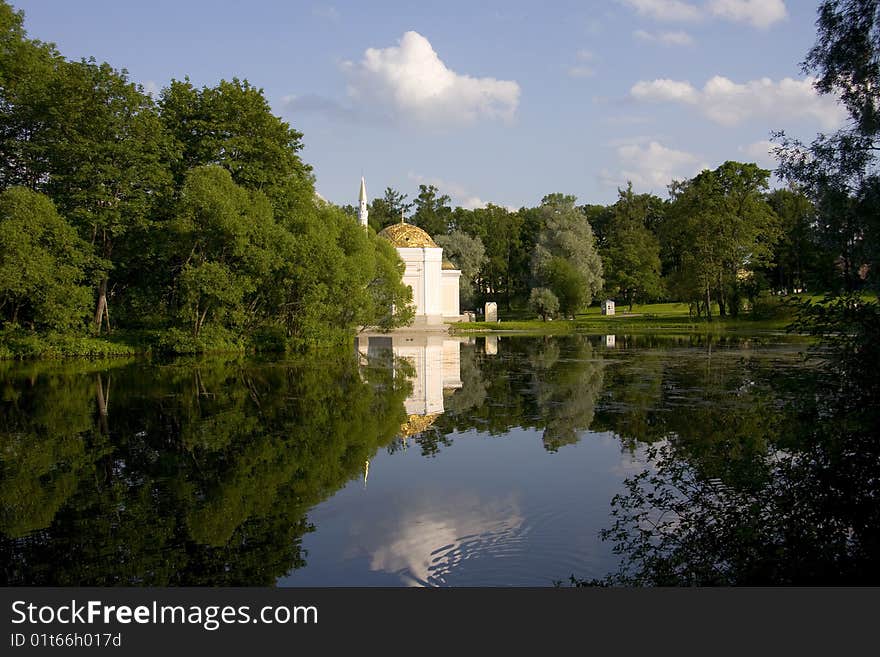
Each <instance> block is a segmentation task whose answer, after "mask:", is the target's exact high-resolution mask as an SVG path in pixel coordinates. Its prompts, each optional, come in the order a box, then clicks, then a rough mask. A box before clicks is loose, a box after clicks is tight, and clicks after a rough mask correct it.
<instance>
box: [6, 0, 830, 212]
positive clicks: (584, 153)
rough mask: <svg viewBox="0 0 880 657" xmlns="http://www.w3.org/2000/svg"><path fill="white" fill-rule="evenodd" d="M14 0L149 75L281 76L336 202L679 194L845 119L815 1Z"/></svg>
mask: <svg viewBox="0 0 880 657" xmlns="http://www.w3.org/2000/svg"><path fill="white" fill-rule="evenodd" d="M11 1H12V4H13V5H14V6H15V7H16V8H18V9H22V10H24V12H25V25H26V28H27V30H28V32H29V34H30V35H31V36H32V37H34V38H38V39H42V40H44V41H52V42H54V43H56V44H57V45H58V47H59V49H60V50H61V52H62V53H63V54H65V55H66V56H67V57H70V58H79V57H88V56H94V57H95V58H97V59H98V60H103V61H108V62H109V63H110V64H112V65H113V66H115V67H117V68H126V69H127V70H128V71H129V74H130V76H131V78H132V79H133V80H134V81H137V82H140V83H142V84H143V85H144V86H145V87H146V88H147V89H150V90H156V89H160V88H161V87H162V86H164V85H165V84H167V82H168V81H169V80H171V79H172V78H177V79H180V78H183V77H184V76H187V75H188V76H189V77H190V79H191V80H192V81H193V82H194V83H196V84H199V85H203V84H204V85H213V84H215V83H216V82H217V81H219V80H220V79H223V78H226V79H229V78H232V77H239V78H247V79H248V80H249V81H250V82H251V83H253V84H255V85H257V86H259V87H262V88H263V89H264V90H265V93H266V97H267V98H268V99H269V102H270V103H271V105H272V107H273V109H274V111H275V112H276V113H277V114H279V115H281V116H282V117H283V118H284V119H285V120H287V121H289V122H290V123H291V125H293V127H295V128H296V129H298V130H300V131H301V132H303V133H304V135H305V137H304V142H305V150H304V152H303V157H304V159H305V160H306V161H307V162H309V163H310V164H311V165H312V166H313V167H314V169H315V174H316V177H317V189H318V191H319V192H320V193H321V194H322V195H323V196H324V197H326V198H328V199H330V200H332V201H334V202H337V203H355V202H356V200H357V192H358V185H359V179H360V176H361V175H364V176H365V177H366V179H367V190H368V192H369V194H370V195H371V196H375V195H381V193H382V191H383V190H384V188H385V187H388V186H390V187H394V188H395V189H398V190H400V191H402V192H405V193H408V194H409V195H410V196H411V197H412V196H414V195H415V193H416V192H417V189H418V185H419V183H431V184H435V185H437V186H438V187H439V188H440V189H441V191H443V192H445V193H448V194H450V195H451V196H452V197H453V201H454V202H455V203H456V204H460V205H464V206H466V207H475V206H478V205H480V204H484V203H487V202H492V203H496V204H499V205H506V206H511V207H519V206H522V205H535V204H537V203H538V202H539V201H540V199H541V198H542V197H543V196H544V195H545V194H548V193H551V192H563V193H567V194H574V195H576V196H577V197H578V199H579V202H582V203H608V202H612V201H613V200H614V199H615V198H616V195H617V187H618V186H622V185H625V183H626V180H632V181H633V184H634V187H635V188H636V190H637V191H646V192H647V191H650V192H654V193H657V194H660V195H664V194H665V191H666V184H668V182H669V181H670V180H672V179H673V178H683V177H690V176H692V175H694V174H695V173H696V172H697V171H699V170H700V169H701V168H704V167H715V166H717V165H718V164H720V163H721V162H723V161H724V160H727V159H737V160H745V161H757V162H759V163H760V164H762V165H763V166H767V167H771V168H772V159H771V158H770V157H769V156H768V154H767V143H766V142H767V140H768V139H769V136H770V132H771V131H772V130H776V129H785V130H786V131H787V132H788V133H789V134H792V135H795V136H800V137H803V138H806V139H809V138H811V137H812V136H813V135H815V134H816V133H817V132H819V131H823V130H824V131H829V130H832V129H834V128H835V127H836V126H838V125H840V123H841V122H842V120H843V113H842V111H841V110H840V108H839V107H838V106H837V105H836V104H835V103H834V102H833V100H832V99H829V98H822V97H818V96H817V95H816V94H815V93H814V92H813V91H812V88H811V86H810V83H809V80H806V79H805V78H804V75H803V74H802V73H801V72H800V67H799V62H800V61H801V60H802V59H803V57H804V55H805V54H806V52H807V50H808V49H809V48H810V46H811V45H812V44H813V41H814V38H815V26H814V22H815V17H816V16H815V12H816V6H817V5H818V2H813V1H809V0H607V1H605V2H598V1H596V2H589V1H582V2H552V1H551V2H546V3H540V2H519V1H517V0H504V1H500V2H496V1H490V2H480V3H475V2H472V1H471V2H457V1H454V0H445V1H444V2H419V3H409V2H408V3H403V2H399V3H398V2H351V3H349V2H341V1H340V2H331V3H320V2H318V3H313V2H280V1H276V2H269V1H261V0H251V2H248V3H245V2H231V1H228V0H211V1H203V0H177V1H175V2H171V1H168V0H152V1H151V2H149V3H147V2H128V1H122V0H115V1H114V0H76V2H70V1H69V0H11Z"/></svg>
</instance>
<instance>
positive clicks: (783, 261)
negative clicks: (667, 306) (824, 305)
mask: <svg viewBox="0 0 880 657" xmlns="http://www.w3.org/2000/svg"><path fill="white" fill-rule="evenodd" d="M770 173H771V172H770V171H768V170H766V169H761V168H760V167H758V166H757V165H755V164H750V163H740V162H732V161H731V162H725V163H724V164H723V165H721V166H720V167H718V168H717V169H715V170H713V171H709V170H706V171H703V172H702V173H700V174H698V175H697V176H695V177H694V178H692V179H690V180H684V181H673V182H672V183H671V184H670V185H669V197H668V198H667V199H662V198H660V197H658V196H655V195H653V194H636V193H635V192H634V191H633V189H632V185H628V186H627V188H626V189H620V190H619V198H618V200H617V201H616V202H615V203H613V204H611V205H596V204H587V205H578V204H577V200H576V198H575V197H574V196H567V195H562V194H550V195H548V196H546V197H544V199H543V200H542V202H541V204H540V205H539V206H537V207H531V208H529V207H523V208H520V209H519V210H512V209H509V208H505V207H501V206H498V205H493V204H489V205H487V206H486V207H484V208H477V209H474V210H468V209H465V208H461V207H452V205H451V199H450V197H449V196H447V195H444V194H442V192H441V191H440V190H438V189H437V188H436V187H434V186H432V185H419V191H418V195H417V196H416V197H415V198H414V199H413V200H412V201H411V202H410V201H408V195H406V194H403V193H401V192H399V191H398V190H395V189H392V188H387V189H386V190H385V193H384V196H383V197H382V198H376V199H374V200H373V201H372V202H371V204H370V215H369V221H370V225H371V226H372V227H373V228H374V229H376V230H381V229H382V228H383V227H384V226H387V225H388V224H391V223H394V222H396V221H399V220H400V217H401V216H402V215H403V216H406V217H407V221H409V222H411V223H413V224H415V225H417V226H419V227H421V228H423V229H424V230H425V231H427V232H428V233H430V234H431V235H433V236H434V239H435V241H437V242H438V243H439V244H440V245H441V246H443V247H444V248H445V249H446V252H445V255H446V257H448V258H450V259H451V260H452V261H453V262H454V263H455V264H456V265H458V266H459V267H460V268H461V269H462V272H463V276H462V299H463V300H464V301H465V303H466V304H469V305H471V306H479V305H480V304H481V303H482V302H484V301H489V300H494V301H498V302H503V303H505V304H506V305H507V307H508V308H510V307H511V306H512V305H522V304H523V303H524V302H525V301H526V300H529V299H531V301H532V304H531V305H532V307H533V309H534V310H535V311H537V312H539V313H540V312H541V308H542V306H541V305H539V304H540V295H538V294H536V290H538V291H540V292H541V293H542V294H543V295H545V296H544V297H543V298H544V299H546V298H548V296H549V298H550V301H549V303H551V304H553V303H554V302H555V303H556V308H557V311H558V312H559V313H561V314H562V315H571V314H574V313H575V312H577V311H579V310H582V309H583V308H584V307H585V306H587V305H589V304H590V303H591V302H592V301H596V300H598V299H599V298H600V297H601V298H605V297H608V298H611V299H615V300H617V302H618V303H621V304H627V305H632V304H633V303H636V302H639V303H644V302H649V301H685V302H690V303H691V305H692V308H693V311H694V314H695V315H700V316H708V317H711V316H712V315H713V314H715V313H719V314H720V315H721V316H736V315H737V314H738V313H739V312H740V311H742V310H743V309H744V308H750V309H755V308H756V307H758V305H759V302H760V300H761V299H762V298H767V297H768V296H769V295H771V294H774V293H775V294H779V293H788V294H790V293H792V292H795V291H803V290H809V291H811V292H812V291H816V292H824V291H828V290H837V289H847V290H857V289H860V288H861V287H863V286H864V285H865V280H866V278H867V275H868V268H867V266H866V263H867V261H868V260H867V255H866V254H865V253H864V252H863V249H862V248H861V247H862V242H861V240H860V239H859V238H858V235H853V234H852V232H849V233H848V232H847V231H845V230H841V226H840V222H829V221H824V220H823V218H822V217H821V216H820V213H819V212H817V209H816V208H815V207H814V205H813V203H812V202H811V201H810V200H809V198H808V197H807V196H806V195H804V194H803V193H801V191H799V189H798V188H797V187H796V186H789V187H784V188H781V189H774V190H770V189H769V180H770ZM344 209H345V210H346V211H347V212H348V213H354V211H355V210H354V208H353V207H351V206H346V207H345V208H344ZM548 291H549V293H548ZM549 314H550V315H552V314H554V313H553V312H550V313H549Z"/></svg>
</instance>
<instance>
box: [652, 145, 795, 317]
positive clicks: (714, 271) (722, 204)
mask: <svg viewBox="0 0 880 657" xmlns="http://www.w3.org/2000/svg"><path fill="white" fill-rule="evenodd" d="M769 177H770V172H769V171H767V170H765V169H761V168H759V167H758V166H757V165H755V164H742V163H739V162H725V163H724V164H722V165H721V166H720V167H718V168H717V169H715V170H713V171H709V170H706V171H703V172H702V173H700V174H699V175H697V176H696V177H695V178H693V179H691V180H688V181H684V182H676V183H673V184H672V185H671V186H670V196H671V200H672V203H671V205H670V208H669V216H668V218H667V219H666V221H664V223H663V231H664V239H665V241H666V243H667V247H668V248H670V249H671V250H672V251H673V252H674V254H675V255H674V257H673V260H674V262H675V263H676V267H675V269H674V271H673V272H672V275H671V277H670V278H671V280H670V282H671V285H672V288H673V291H674V292H675V293H677V296H679V298H682V299H687V300H689V301H691V302H692V303H693V304H695V306H696V307H697V309H698V314H705V316H706V317H707V318H711V314H712V303H713V302H715V303H717V304H718V306H719V313H720V314H721V316H722V317H723V316H725V315H727V314H728V312H729V313H730V314H732V315H736V314H738V312H739V309H740V296H741V293H742V289H741V280H742V279H743V277H744V276H748V275H749V272H753V271H754V270H755V269H757V268H760V267H763V266H766V265H767V264H768V263H769V262H770V259H771V258H772V255H773V246H774V244H775V243H776V241H777V239H778V238H779V221H778V218H777V216H776V214H775V213H774V212H773V210H772V208H771V207H770V205H769V204H768V203H767V199H766V196H765V195H764V192H765V190H766V189H767V181H768V179H769Z"/></svg>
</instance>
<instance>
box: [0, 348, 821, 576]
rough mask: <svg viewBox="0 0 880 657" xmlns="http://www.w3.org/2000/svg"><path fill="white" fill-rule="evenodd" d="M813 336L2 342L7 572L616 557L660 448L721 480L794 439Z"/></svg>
mask: <svg viewBox="0 0 880 657" xmlns="http://www.w3.org/2000/svg"><path fill="white" fill-rule="evenodd" d="M804 349H805V345H804V344H803V343H801V342H792V341H787V339H786V338H785V337H784V336H765V337H762V338H752V339H725V340H721V341H719V340H714V341H707V340H706V339H701V338H654V337H643V338H638V339H637V338H632V337H630V338H627V337H624V336H616V337H615V336H575V337H570V338H565V339H557V338H545V337H540V338H535V337H514V336H511V337H501V338H493V337H487V338H483V337H480V338H476V339H471V340H458V339H453V338H450V337H449V336H445V335H444V336H440V335H431V336H429V335H425V334H422V335H417V334H413V335H409V336H407V335H395V336H394V337H393V338H391V337H389V336H373V337H366V336H361V337H360V338H358V340H357V341H356V343H355V346H354V349H353V350H351V351H350V352H348V353H343V354H338V355H334V356H325V357H321V358H315V359H305V360H296V361H284V362H267V361H259V360H247V359H242V360H235V359H233V360H216V359H208V360H175V361H171V362H143V361H136V362H79V363H74V364H69V363H68V364H61V363H50V362H35V363H24V364H22V363H0V386H2V399H0V561H2V563H3V564H4V568H3V571H2V579H3V583H4V584H14V585H21V584H40V585H89V584H92V585H114V584H120V585H198V584H233V585H266V584H273V583H277V584H280V585H285V586H325V585H327V586H335V585H366V586H374V585H375V586H388V585H390V586H396V585H402V586H462V585H464V586H468V585H551V584H553V583H554V582H560V581H563V582H567V581H568V578H569V577H570V576H571V575H574V576H576V577H578V578H581V579H593V578H602V577H604V576H606V575H608V574H610V573H612V572H614V571H615V570H616V569H618V567H619V565H620V563H621V558H622V555H621V554H619V553H615V551H614V550H613V547H614V540H612V539H609V538H608V537H607V536H606V537H605V538H606V539H608V540H603V538H602V536H601V532H602V530H603V529H609V528H611V527H612V525H613V523H614V521H615V518H616V516H613V515H612V510H613V508H614V507H613V505H612V500H613V499H614V498H615V496H618V495H624V496H625V495H626V494H627V492H628V491H629V492H630V493H631V492H632V491H631V488H629V487H628V486H627V484H626V481H627V479H628V478H629V479H631V478H632V477H634V476H637V475H638V474H639V473H651V472H653V471H654V470H655V459H656V458H657V456H656V453H655V451H654V450H656V449H658V448H663V449H667V450H670V449H671V450H672V458H673V459H675V462H676V463H681V464H683V465H685V466H686V467H688V468H690V469H696V470H699V471H700V472H702V473H704V474H708V476H709V479H710V480H712V481H717V482H719V484H718V485H719V486H721V487H722V489H723V488H724V487H725V486H728V487H730V486H734V487H736V486H739V485H741V484H743V482H744V481H745V482H751V481H753V480H754V478H755V476H756V475H755V471H754V467H753V466H754V463H755V459H756V458H758V460H760V462H761V463H766V462H767V461H768V460H771V461H772V459H773V458H774V455H776V454H778V453H780V452H781V451H784V449H785V440H786V437H789V436H793V435H797V434H798V432H799V431H801V428H800V427H799V425H798V423H797V419H796V417H794V415H793V414H792V413H791V412H790V411H789V406H790V402H791V400H792V399H795V398H796V397H797V396H798V391H799V390H800V389H801V388H802V382H803V380H804V377H805V376H806V373H807V372H809V370H810V368H809V367H808V366H807V365H805V363H804V362H803V359H802V357H801V352H803V351H804ZM618 506H619V504H618Z"/></svg>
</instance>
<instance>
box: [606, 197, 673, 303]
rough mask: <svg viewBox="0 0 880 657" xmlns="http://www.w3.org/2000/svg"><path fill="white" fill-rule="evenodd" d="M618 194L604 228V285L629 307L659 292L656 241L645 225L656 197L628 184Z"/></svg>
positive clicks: (652, 209)
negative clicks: (634, 192) (634, 188)
mask: <svg viewBox="0 0 880 657" xmlns="http://www.w3.org/2000/svg"><path fill="white" fill-rule="evenodd" d="M618 194H619V195H620V198H619V199H618V201H617V203H615V204H614V205H613V206H612V207H611V213H610V220H609V221H608V223H607V227H606V234H607V235H608V237H607V246H606V247H605V249H604V250H603V255H604V256H605V257H604V258H603V263H604V265H605V286H606V289H608V291H609V293H610V296H617V295H619V296H620V297H621V298H622V299H623V301H625V302H626V303H627V304H628V305H629V309H630V310H632V307H633V302H634V301H647V300H649V299H655V298H657V297H659V296H660V295H661V294H662V291H663V284H662V281H661V279H660V242H659V240H658V239H657V237H656V235H654V233H653V232H651V230H650V229H649V228H648V225H650V224H651V223H652V221H651V217H652V214H653V213H655V212H656V210H657V208H658V207H659V203H658V201H659V199H657V198H656V197H654V196H651V195H650V194H639V195H636V194H633V191H632V183H629V184H628V185H627V188H626V190H622V189H620V190H618Z"/></svg>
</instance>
